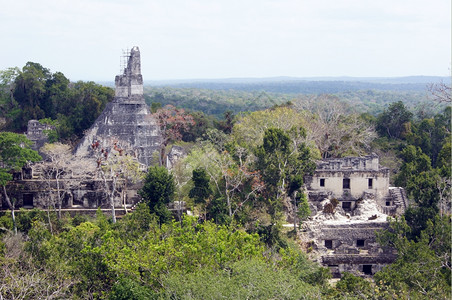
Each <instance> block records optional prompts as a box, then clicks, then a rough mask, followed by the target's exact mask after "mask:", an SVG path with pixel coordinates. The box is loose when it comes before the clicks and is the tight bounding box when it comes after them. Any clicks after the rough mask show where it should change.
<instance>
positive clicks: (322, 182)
mask: <svg viewBox="0 0 452 300" xmlns="http://www.w3.org/2000/svg"><path fill="white" fill-rule="evenodd" d="M320 186H325V178H320Z"/></svg>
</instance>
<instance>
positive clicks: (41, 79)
mask: <svg viewBox="0 0 452 300" xmlns="http://www.w3.org/2000/svg"><path fill="white" fill-rule="evenodd" d="M113 97H114V90H113V89H111V88H108V87H104V86H101V85H99V84H96V83H94V82H83V81H78V82H75V83H74V82H70V81H69V79H68V78H66V77H65V76H64V74H63V73H61V72H55V73H52V72H50V70H49V69H47V68H44V67H43V66H42V65H40V64H38V63H33V62H28V63H27V64H26V65H25V66H24V67H23V68H22V69H21V70H20V69H19V68H9V69H7V70H3V71H0V129H1V130H9V131H14V132H24V131H26V128H27V122H28V121H29V120H31V119H34V120H42V119H46V121H44V122H50V123H51V124H53V125H57V128H58V134H59V137H60V138H61V139H64V140H65V141H67V142H71V141H72V142H74V141H76V140H77V139H79V138H81V137H82V135H83V132H84V131H85V130H86V129H88V128H89V127H90V126H91V125H92V124H93V123H94V121H95V120H96V118H97V117H98V116H99V114H100V113H101V112H102V110H103V109H104V108H105V105H106V104H107V103H108V102H110V101H111V100H113Z"/></svg>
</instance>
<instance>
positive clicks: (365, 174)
mask: <svg viewBox="0 0 452 300" xmlns="http://www.w3.org/2000/svg"><path fill="white" fill-rule="evenodd" d="M347 180H348V183H347V182H346V181H347ZM306 183H307V185H308V190H310V191H317V192H324V193H326V192H329V193H330V194H331V196H332V197H333V198H336V199H347V198H350V197H351V198H353V199H359V198H362V197H363V194H364V193H368V194H372V195H374V197H375V199H384V197H386V196H387V195H388V193H389V192H388V190H389V169H382V170H380V171H327V170H318V171H315V172H314V175H313V176H312V177H309V178H307V180H306ZM381 201H382V200H381Z"/></svg>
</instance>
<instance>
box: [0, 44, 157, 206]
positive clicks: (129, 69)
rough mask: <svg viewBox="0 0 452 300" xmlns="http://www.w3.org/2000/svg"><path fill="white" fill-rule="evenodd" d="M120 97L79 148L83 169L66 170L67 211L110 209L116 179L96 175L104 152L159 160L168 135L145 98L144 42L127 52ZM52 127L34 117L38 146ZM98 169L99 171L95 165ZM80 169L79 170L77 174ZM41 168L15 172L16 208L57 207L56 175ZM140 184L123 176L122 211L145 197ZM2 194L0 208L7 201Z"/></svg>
mask: <svg viewBox="0 0 452 300" xmlns="http://www.w3.org/2000/svg"><path fill="white" fill-rule="evenodd" d="M115 83H116V89H115V98H114V100H113V101H112V102H110V103H108V104H107V106H106V108H105V109H104V111H103V112H102V114H101V115H100V116H99V117H98V118H97V120H96V121H95V123H94V125H93V126H92V127H91V128H90V129H89V130H88V131H87V133H86V135H85V136H84V138H83V139H82V140H81V142H80V144H79V145H78V146H77V147H76V149H75V151H74V158H73V159H74V160H77V161H81V162H84V164H80V166H79V168H80V170H76V171H78V172H74V170H72V171H71V172H67V173H65V174H62V175H61V178H60V180H59V190H60V195H61V199H62V207H63V208H64V209H65V210H79V211H85V212H86V211H89V210H95V209H97V208H104V209H109V208H110V202H109V200H108V199H107V193H106V189H105V184H107V185H110V186H111V185H112V179H111V178H110V179H107V180H106V182H105V181H104V180H102V179H101V177H100V176H99V174H96V171H95V166H96V162H97V163H99V164H100V163H101V160H99V157H102V159H103V157H105V159H106V158H107V157H108V155H112V153H116V154H118V155H123V154H124V155H126V154H127V155H133V156H134V157H136V158H137V159H138V161H139V162H140V163H141V166H142V168H143V169H145V168H147V167H148V166H149V165H151V164H153V163H159V160H160V151H161V149H162V135H161V132H160V128H159V126H158V124H157V120H156V119H155V118H154V117H153V116H152V115H151V113H150V110H149V108H148V106H147V104H146V103H145V101H144V97H143V77H142V75H141V60H140V51H139V49H138V47H133V48H132V49H131V51H130V53H128V56H127V66H126V67H125V68H124V72H123V74H122V75H118V76H116V78H115ZM49 129H52V128H51V127H49V126H47V125H43V124H40V123H39V122H38V121H36V120H31V121H30V122H29V124H28V132H27V137H28V138H29V139H30V140H32V141H33V142H34V143H35V149H36V150H38V149H39V148H40V147H41V146H42V145H43V144H44V142H45V141H46V135H45V134H43V131H44V130H49ZM93 168H94V170H93ZM75 173H78V174H77V175H75ZM44 177H45V176H42V174H39V171H38V170H37V168H35V167H27V168H24V169H23V170H22V172H16V173H14V181H13V182H12V183H11V184H9V185H8V192H9V194H10V197H11V198H13V199H15V200H16V203H15V207H16V208H20V207H25V208H33V207H35V208H42V209H44V208H47V207H49V206H53V205H55V206H57V204H56V203H55V198H56V196H55V195H56V194H57V193H58V192H57V190H58V189H57V188H56V180H54V179H46V178H44ZM139 188H140V185H135V186H128V187H127V188H125V185H124V182H123V181H122V180H118V184H117V190H116V193H115V195H114V206H115V207H117V209H118V210H120V209H121V208H124V209H126V208H127V207H132V206H133V205H135V204H136V203H137V202H138V201H139V199H140V198H139V196H138V195H137V190H138V189H139ZM2 197H3V195H0V207H1V208H2V209H7V208H8V207H7V204H6V202H5V201H4V200H3V198H2Z"/></svg>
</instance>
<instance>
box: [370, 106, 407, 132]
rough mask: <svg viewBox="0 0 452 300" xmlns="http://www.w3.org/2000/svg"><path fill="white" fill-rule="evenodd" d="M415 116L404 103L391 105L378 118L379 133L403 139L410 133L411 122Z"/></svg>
mask: <svg viewBox="0 0 452 300" xmlns="http://www.w3.org/2000/svg"><path fill="white" fill-rule="evenodd" d="M412 117H413V114H412V113H411V112H410V111H408V109H407V108H406V107H405V105H404V104H403V102H402V101H398V102H394V103H391V104H390V105H389V107H388V109H387V110H385V111H384V112H383V113H381V114H380V115H379V116H378V118H377V130H378V132H379V133H380V134H381V135H383V136H387V137H390V138H401V137H404V136H406V135H407V134H408V133H410V130H409V127H408V126H409V125H410V124H409V122H410V121H411V118H412Z"/></svg>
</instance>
